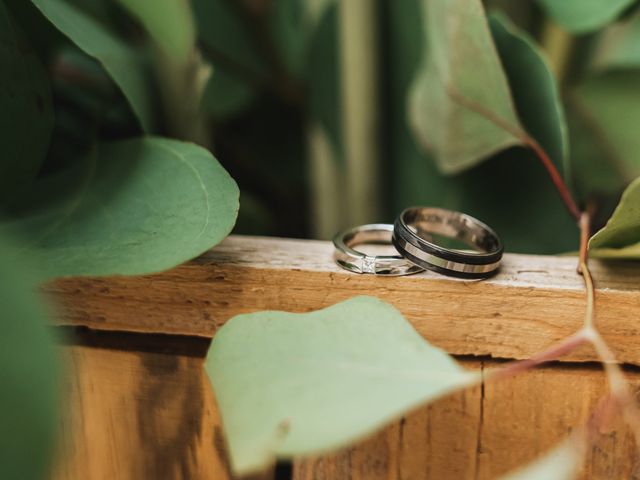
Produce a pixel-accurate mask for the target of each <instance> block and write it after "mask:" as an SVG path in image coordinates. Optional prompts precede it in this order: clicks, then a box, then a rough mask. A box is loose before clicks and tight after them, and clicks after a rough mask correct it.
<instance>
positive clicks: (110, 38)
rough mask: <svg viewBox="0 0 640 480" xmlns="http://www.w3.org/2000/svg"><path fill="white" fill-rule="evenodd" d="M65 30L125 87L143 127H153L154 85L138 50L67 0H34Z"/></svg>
mask: <svg viewBox="0 0 640 480" xmlns="http://www.w3.org/2000/svg"><path fill="white" fill-rule="evenodd" d="M31 1H32V2H33V3H34V4H35V5H36V7H38V9H40V11H41V12H42V13H43V14H44V15H45V17H47V18H48V19H49V21H50V22H51V23H52V24H53V25H55V26H56V28H58V29H59V30H60V31H61V32H62V33H64V34H65V35H66V36H67V37H69V39H70V40H71V41H72V42H74V43H75V44H76V45H77V46H78V47H79V48H80V49H81V50H83V51H84V52H85V53H87V54H88V55H91V56H92V57H95V58H96V59H97V60H99V61H100V63H102V65H103V66H104V68H105V70H106V71H107V72H108V73H109V75H110V76H111V78H112V79H113V81H114V82H115V83H116V84H117V85H118V87H119V88H120V89H121V90H122V93H123V94H124V96H125V97H126V98H127V100H128V101H129V104H130V105H131V108H132V109H133V111H134V113H135V114H136V116H137V117H138V120H139V121H140V124H141V126H142V128H143V129H144V130H145V131H147V132H150V131H153V127H154V120H153V111H152V105H151V89H150V88H149V85H148V81H147V80H148V79H147V77H146V74H145V67H144V62H143V61H142V58H141V57H140V55H139V54H138V52H137V51H136V50H135V49H134V48H132V47H131V46H129V45H127V44H125V43H124V42H123V41H122V40H120V39H119V38H118V37H116V36H115V35H114V34H113V33H111V32H110V31H109V30H107V28H106V27H104V26H103V25H101V24H100V23H98V22H97V21H95V20H94V19H93V18H91V17H90V16H88V15H87V14H85V13H83V12H82V11H80V10H79V9H77V8H76V7H74V6H72V5H71V4H69V3H68V2H66V1H65V0H31Z"/></svg>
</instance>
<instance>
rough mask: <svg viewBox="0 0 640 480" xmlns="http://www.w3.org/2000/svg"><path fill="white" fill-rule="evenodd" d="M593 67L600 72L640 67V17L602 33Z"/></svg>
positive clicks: (594, 56)
mask: <svg viewBox="0 0 640 480" xmlns="http://www.w3.org/2000/svg"><path fill="white" fill-rule="evenodd" d="M593 66H594V68H596V69H598V70H605V69H614V68H615V69H622V68H624V69H626V68H638V67H640V15H635V16H634V17H633V18H631V19H630V20H628V21H626V22H625V23H623V24H620V25H612V26H611V27H609V28H607V29H606V30H605V31H604V32H603V33H602V36H601V38H600V39H599V41H598V47H597V49H596V51H595V53H594V54H593Z"/></svg>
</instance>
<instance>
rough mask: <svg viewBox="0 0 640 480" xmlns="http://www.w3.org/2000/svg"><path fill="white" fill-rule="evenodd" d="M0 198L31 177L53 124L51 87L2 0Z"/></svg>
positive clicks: (0, 36)
mask: <svg viewBox="0 0 640 480" xmlns="http://www.w3.org/2000/svg"><path fill="white" fill-rule="evenodd" d="M0 70H1V71H2V75H0V132H2V137H1V139H2V148H3V151H2V161H0V202H2V201H3V200H4V199H6V198H8V197H10V196H11V194H12V193H13V192H15V191H16V190H17V189H18V188H19V187H21V186H24V184H25V183H27V182H29V181H31V180H32V179H33V178H34V177H35V176H36V174H37V173H38V171H39V169H40V166H41V165H42V161H43V160H44V158H45V156H46V153H47V150H48V147H49V140H50V137H51V130H52V128H53V108H52V104H51V88H50V86H49V80H48V78H47V72H46V71H45V69H44V67H43V66H42V64H41V63H40V59H39V58H38V57H37V55H36V54H35V52H34V51H33V50H32V48H31V46H30V45H29V43H28V42H27V38H26V36H25V35H24V33H23V32H22V31H21V29H20V27H19V25H18V24H17V23H16V22H15V21H14V19H13V17H12V16H11V14H10V12H9V10H8V9H7V7H6V6H5V4H4V2H3V1H2V0H0Z"/></svg>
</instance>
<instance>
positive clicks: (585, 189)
mask: <svg viewBox="0 0 640 480" xmlns="http://www.w3.org/2000/svg"><path fill="white" fill-rule="evenodd" d="M638 82H640V73H639V72H637V71H619V72H611V73H607V74H603V75H597V76H593V77H590V78H588V79H586V80H585V81H584V82H583V83H582V84H581V85H579V86H578V87H576V88H575V89H574V90H573V91H572V92H570V93H569V95H568V96H567V98H568V109H569V110H570V117H571V122H570V126H571V127H572V131H571V136H572V146H573V145H574V144H576V155H572V158H571V163H572V165H573V166H574V168H573V173H574V176H575V183H576V186H577V187H578V189H579V190H580V191H581V192H582V196H587V195H588V194H590V193H594V192H602V193H609V194H610V193H617V192H619V191H620V190H621V189H622V188H623V187H624V186H625V185H627V184H628V183H629V182H630V181H631V180H633V179H634V178H636V177H637V176H640V136H638V134H637V128H636V125H638V124H639V123H640V90H638V88H637V87H638V84H639V83H638Z"/></svg>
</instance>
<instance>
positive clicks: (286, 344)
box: [206, 297, 479, 474]
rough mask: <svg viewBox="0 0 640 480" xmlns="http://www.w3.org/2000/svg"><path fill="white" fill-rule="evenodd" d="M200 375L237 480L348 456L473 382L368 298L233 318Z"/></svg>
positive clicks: (404, 323) (382, 305) (385, 306)
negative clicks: (339, 452)
mask: <svg viewBox="0 0 640 480" xmlns="http://www.w3.org/2000/svg"><path fill="white" fill-rule="evenodd" d="M206 370H207V373H208V374H209V376H210V378H211V382H212V384H213V388H214V391H215V394H216V398H217V401H218V405H219V407H220V412H221V415H222V422H223V426H224V429H225V433H226V437H227V441H228V444H229V448H230V456H231V464H232V467H233V470H234V472H235V473H237V474H244V473H249V472H252V471H256V470H259V469H261V468H263V467H265V466H267V465H268V464H269V463H270V462H272V461H273V460H274V458H275V457H279V458H291V457H293V456H298V455H311V454H318V453H323V452H327V451H330V450H335V449H337V448H341V447H344V446H347V445H349V444H350V443H352V442H354V441H356V440H359V439H361V438H363V437H364V436H366V435H369V434H371V433H373V432H374V431H376V430H378V429H379V428H381V427H382V426H383V425H385V424H386V423H389V422H391V421H392V420H394V419H396V418H398V417H400V416H402V415H403V414H404V413H405V412H406V411H408V410H411V409H413V408H415V407H417V406H419V405H421V404H423V403H427V402H430V401H432V400H434V399H435V398H437V397H440V396H442V395H445V394H446V393H448V392H451V391H453V390H456V389H458V388H462V387H463V386H467V385H469V384H471V383H473V382H476V381H478V380H479V377H478V376H477V375H476V374H475V373H471V372H466V371H464V370H463V369H462V368H461V367H459V366H458V365H457V364H456V362H455V361H454V360H453V359H452V358H451V357H449V356H448V355H447V354H446V353H445V352H443V351H442V350H440V349H437V348H435V347H433V346H432V345H430V344H428V343H427V342H426V341H425V340H424V339H422V338H421V337H420V335H418V333H417V332H416V331H415V330H414V329H413V328H412V327H411V325H410V324H409V323H408V322H407V321H406V320H405V319H404V318H403V317H402V315H401V314H400V313H399V312H398V311H397V310H396V309H395V308H393V307H392V306H391V305H388V304H385V303H383V302H381V301H379V300H378V299H375V298H372V297H357V298H353V299H351V300H347V301H345V302H342V303H339V304H337V305H334V306H332V307H329V308H326V309H324V310H319V311H316V312H311V313H306V314H294V313H284V312H259V313H253V314H248V315H239V316H237V317H235V318H233V319H231V320H230V321H229V322H228V323H227V324H226V325H225V326H224V327H223V328H222V329H221V330H220V331H219V332H218V333H217V335H216V336H215V338H214V340H213V344H212V346H211V350H210V351H209V355H208V358H207V362H206Z"/></svg>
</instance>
